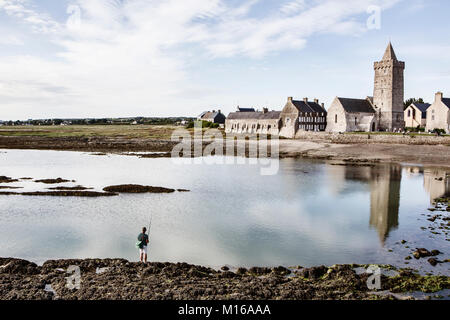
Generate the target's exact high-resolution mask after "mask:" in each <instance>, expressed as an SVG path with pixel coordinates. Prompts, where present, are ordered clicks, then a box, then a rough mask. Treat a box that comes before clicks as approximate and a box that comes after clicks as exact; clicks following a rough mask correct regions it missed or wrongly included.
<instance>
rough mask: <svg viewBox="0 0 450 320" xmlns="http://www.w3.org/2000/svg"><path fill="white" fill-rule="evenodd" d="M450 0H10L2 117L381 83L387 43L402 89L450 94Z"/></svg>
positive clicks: (349, 89)
mask: <svg viewBox="0 0 450 320" xmlns="http://www.w3.org/2000/svg"><path fill="white" fill-rule="evenodd" d="M449 11H450V1H448V0H428V1H427V0H345V1H344V0H164V1H154V0H0V119H2V120H26V119H42V118H88V117H98V118H100V117H132V116H146V117H166V116H197V115H198V114H200V113H201V112H202V111H205V110H213V109H214V110H218V109H220V110H222V112H223V113H225V114H228V112H232V111H234V110H235V109H236V107H237V106H238V105H239V106H241V107H255V108H258V109H262V108H263V107H268V108H269V109H273V110H281V109H282V108H283V106H284V105H285V103H286V99H287V97H288V96H292V97H294V98H296V99H303V98H304V97H309V98H310V99H314V98H317V99H319V100H320V101H321V102H324V103H325V106H326V108H328V107H329V105H330V103H331V102H332V100H333V98H334V97H336V96H340V97H348V98H365V97H366V96H370V95H372V94H373V77H374V74H373V62H374V61H378V60H381V58H382V56H383V53H384V51H385V49H386V46H387V44H388V42H389V41H392V44H393V46H394V49H395V51H396V54H397V57H398V59H399V60H401V61H405V62H406V70H405V99H406V98H409V97H422V98H424V99H425V100H426V101H428V102H433V99H434V94H435V93H436V92H437V91H443V92H444V95H447V96H450V86H449V84H450V55H449V52H450V44H449V43H448V41H447V40H448V32H449V30H450V21H449V20H448V12H449Z"/></svg>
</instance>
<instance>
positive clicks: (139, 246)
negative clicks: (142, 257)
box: [136, 234, 145, 249]
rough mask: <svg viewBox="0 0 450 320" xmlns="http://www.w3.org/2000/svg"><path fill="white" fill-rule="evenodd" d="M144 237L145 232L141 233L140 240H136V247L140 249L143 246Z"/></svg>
mask: <svg viewBox="0 0 450 320" xmlns="http://www.w3.org/2000/svg"><path fill="white" fill-rule="evenodd" d="M139 237H140V235H139V236H138V240H139ZM144 239H145V234H143V235H142V240H141V241H138V242H136V248H138V249H142V248H143V247H144Z"/></svg>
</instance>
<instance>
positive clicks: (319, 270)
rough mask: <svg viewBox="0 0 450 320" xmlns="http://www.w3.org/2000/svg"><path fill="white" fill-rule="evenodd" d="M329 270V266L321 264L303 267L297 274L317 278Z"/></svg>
mask: <svg viewBox="0 0 450 320" xmlns="http://www.w3.org/2000/svg"><path fill="white" fill-rule="evenodd" d="M327 271H328V268H327V267H325V266H319V267H312V268H304V269H301V270H299V271H298V272H297V274H298V275H299V276H301V277H303V278H307V279H313V280H316V279H319V278H321V277H322V276H323V275H325V274H326V273H327Z"/></svg>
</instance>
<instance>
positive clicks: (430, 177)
mask: <svg viewBox="0 0 450 320" xmlns="http://www.w3.org/2000/svg"><path fill="white" fill-rule="evenodd" d="M423 186H424V188H425V190H426V191H427V192H428V193H429V194H430V202H431V203H433V202H434V200H435V199H437V198H441V197H449V196H450V176H449V175H448V174H447V173H446V172H445V171H444V170H442V169H435V168H432V169H426V170H424V173H423Z"/></svg>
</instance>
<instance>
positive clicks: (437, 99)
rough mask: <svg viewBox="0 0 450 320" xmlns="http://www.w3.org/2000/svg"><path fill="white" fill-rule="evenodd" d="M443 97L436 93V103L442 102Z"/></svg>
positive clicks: (441, 94)
mask: <svg viewBox="0 0 450 320" xmlns="http://www.w3.org/2000/svg"><path fill="white" fill-rule="evenodd" d="M443 97H444V94H443V93H442V92H437V93H436V101H442V98H443Z"/></svg>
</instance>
